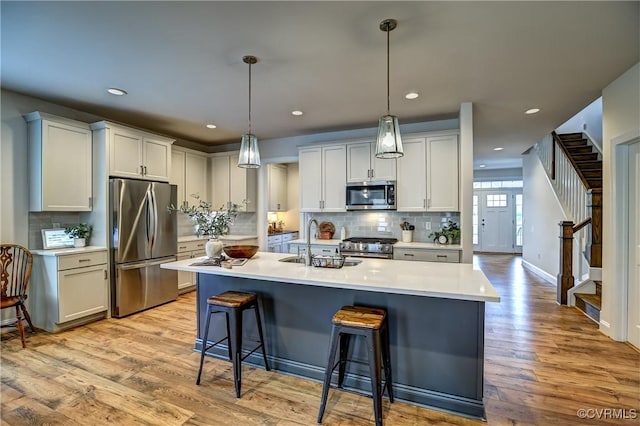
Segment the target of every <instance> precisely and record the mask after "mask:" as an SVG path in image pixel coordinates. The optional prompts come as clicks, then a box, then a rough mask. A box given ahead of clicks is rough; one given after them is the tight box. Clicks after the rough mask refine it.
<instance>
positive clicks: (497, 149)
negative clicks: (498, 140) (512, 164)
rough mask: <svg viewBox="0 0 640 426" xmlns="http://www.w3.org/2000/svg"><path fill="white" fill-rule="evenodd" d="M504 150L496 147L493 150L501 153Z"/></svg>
mask: <svg viewBox="0 0 640 426" xmlns="http://www.w3.org/2000/svg"><path fill="white" fill-rule="evenodd" d="M503 149H504V148H503V147H501V146H498V147H496V148H493V150H494V151H502V150H503Z"/></svg>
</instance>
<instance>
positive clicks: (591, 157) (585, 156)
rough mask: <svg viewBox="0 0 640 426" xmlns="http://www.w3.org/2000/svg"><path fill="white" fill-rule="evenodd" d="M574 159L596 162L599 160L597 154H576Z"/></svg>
mask: <svg viewBox="0 0 640 426" xmlns="http://www.w3.org/2000/svg"><path fill="white" fill-rule="evenodd" d="M573 159H574V160H576V161H594V160H598V153H597V152H587V153H576V154H573Z"/></svg>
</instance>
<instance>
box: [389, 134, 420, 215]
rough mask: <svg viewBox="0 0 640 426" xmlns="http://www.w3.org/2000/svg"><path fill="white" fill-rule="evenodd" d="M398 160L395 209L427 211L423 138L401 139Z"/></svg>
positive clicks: (401, 210)
mask: <svg viewBox="0 0 640 426" xmlns="http://www.w3.org/2000/svg"><path fill="white" fill-rule="evenodd" d="M402 148H403V150H404V155H403V156H402V157H400V158H398V181H397V183H396V207H397V210H398V211H400V212H412V211H419V212H424V211H426V210H427V169H426V167H427V147H426V142H425V138H409V137H403V138H402Z"/></svg>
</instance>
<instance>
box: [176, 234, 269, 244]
mask: <svg viewBox="0 0 640 426" xmlns="http://www.w3.org/2000/svg"><path fill="white" fill-rule="evenodd" d="M253 238H258V236H257V235H223V236H221V237H218V239H220V240H222V241H224V240H233V241H241V240H251V239H253ZM199 240H205V241H206V240H208V238H206V237H196V236H195V235H187V236H185V237H178V242H179V243H185V242H187V241H199Z"/></svg>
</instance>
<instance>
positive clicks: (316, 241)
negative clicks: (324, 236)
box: [289, 238, 342, 247]
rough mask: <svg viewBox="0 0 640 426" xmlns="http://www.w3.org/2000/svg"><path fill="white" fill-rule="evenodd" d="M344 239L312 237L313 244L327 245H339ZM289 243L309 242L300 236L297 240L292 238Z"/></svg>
mask: <svg viewBox="0 0 640 426" xmlns="http://www.w3.org/2000/svg"><path fill="white" fill-rule="evenodd" d="M341 241H342V240H336V239H333V240H321V239H319V238H318V239H316V238H312V239H311V244H313V245H326V246H336V247H337V246H339V245H340V242H341ZM289 244H307V240H306V239H304V238H298V239H297V240H291V241H289Z"/></svg>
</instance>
